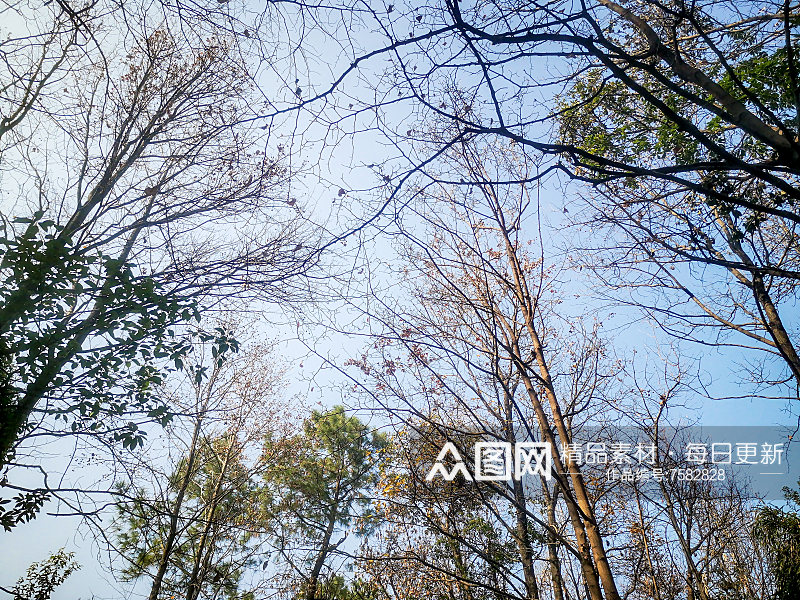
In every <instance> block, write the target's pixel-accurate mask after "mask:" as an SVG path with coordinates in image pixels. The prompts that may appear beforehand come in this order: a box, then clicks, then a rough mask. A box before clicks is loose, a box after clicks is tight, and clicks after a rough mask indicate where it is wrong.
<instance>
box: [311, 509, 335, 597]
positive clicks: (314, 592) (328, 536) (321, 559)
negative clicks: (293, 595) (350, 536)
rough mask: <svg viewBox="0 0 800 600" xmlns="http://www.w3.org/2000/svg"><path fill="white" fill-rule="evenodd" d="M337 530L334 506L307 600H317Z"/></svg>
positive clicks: (314, 566) (314, 567) (315, 563)
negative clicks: (323, 572)
mask: <svg viewBox="0 0 800 600" xmlns="http://www.w3.org/2000/svg"><path fill="white" fill-rule="evenodd" d="M335 528H336V507H335V505H334V507H333V509H332V510H331V514H330V516H329V517H328V525H327V527H326V528H325V534H324V535H323V536H322V547H321V548H320V551H319V554H318V555H317V558H316V560H314V565H313V566H312V567H311V574H310V575H309V577H308V588H307V589H306V600H316V598H317V588H318V587H319V574H320V573H321V572H322V567H323V566H324V565H325V559H326V558H328V552H329V551H330V543H331V538H332V537H333V531H334V529H335Z"/></svg>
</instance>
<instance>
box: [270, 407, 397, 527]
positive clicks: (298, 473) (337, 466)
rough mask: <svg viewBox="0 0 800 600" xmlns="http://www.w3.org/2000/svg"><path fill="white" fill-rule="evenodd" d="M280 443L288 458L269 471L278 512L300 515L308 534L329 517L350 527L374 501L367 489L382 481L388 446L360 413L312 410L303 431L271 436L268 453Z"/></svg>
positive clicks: (271, 488) (301, 524)
mask: <svg viewBox="0 0 800 600" xmlns="http://www.w3.org/2000/svg"><path fill="white" fill-rule="evenodd" d="M276 443H277V444H279V445H280V447H281V451H282V453H283V460H282V461H279V462H278V464H277V466H276V467H275V468H273V469H271V470H270V471H269V472H268V473H267V474H266V482H267V486H268V488H269V489H270V490H271V491H272V495H273V498H275V502H276V504H275V505H274V510H275V511H276V512H277V513H284V512H288V513H290V514H292V515H294V516H295V517H297V521H296V525H297V527H298V528H300V529H302V530H304V531H305V532H306V533H307V534H309V535H312V536H315V537H316V536H317V535H318V533H319V527H317V526H316V525H317V524H319V523H320V522H325V521H327V520H328V518H332V519H334V521H335V522H336V523H337V524H339V525H348V524H349V523H351V522H352V521H353V519H354V518H355V516H356V514H357V513H358V512H359V510H358V509H364V508H366V507H367V506H368V505H369V504H370V497H369V496H368V495H367V494H366V491H367V490H368V488H369V487H370V486H371V485H373V484H374V483H375V482H376V480H377V470H376V465H377V461H378V453H379V451H380V450H381V449H382V448H383V447H385V446H386V444H387V441H386V437H385V436H384V435H383V434H379V433H376V432H372V433H370V431H369V429H368V427H367V426H366V425H365V424H364V423H362V422H361V421H360V420H359V419H358V418H357V417H348V416H347V415H346V414H345V410H344V408H343V407H341V406H336V407H334V408H332V409H331V410H329V411H326V412H320V411H316V410H315V411H313V412H312V414H311V417H310V418H309V419H307V420H306V421H305V423H304V424H303V434H302V435H299V436H296V437H294V438H291V439H288V440H280V441H277V442H276V441H274V440H267V444H266V448H265V451H266V452H273V451H275V449H276V448H275V444H276ZM362 525H366V523H362Z"/></svg>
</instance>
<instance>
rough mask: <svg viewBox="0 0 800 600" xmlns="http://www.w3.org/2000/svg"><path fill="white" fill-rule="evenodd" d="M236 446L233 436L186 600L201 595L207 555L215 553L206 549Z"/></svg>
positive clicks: (194, 599)
mask: <svg viewBox="0 0 800 600" xmlns="http://www.w3.org/2000/svg"><path fill="white" fill-rule="evenodd" d="M235 445H236V438H235V436H232V439H231V442H230V444H229V445H228V447H227V448H226V449H225V456H224V458H223V460H222V465H221V466H220V472H219V477H218V478H217V481H216V483H215V484H214V491H213V492H212V494H211V504H210V505H209V507H208V512H207V517H206V523H205V527H203V533H202V535H201V536H200V545H199V546H198V548H197V551H196V552H195V560H194V565H193V566H192V573H191V575H190V576H189V583H188V585H187V587H186V600H197V597H198V596H199V595H200V585H201V583H202V579H201V577H200V574H201V568H202V565H203V564H204V562H205V560H204V559H205V553H206V552H208V553H211V552H213V548H208V549H206V546H207V545H209V544H210V543H213V542H211V541H210V540H211V529H212V528H213V525H214V513H215V512H216V510H217V506H218V505H219V501H220V500H221V498H222V495H221V494H220V491H221V490H222V484H223V482H224V480H225V475H226V472H227V470H228V463H229V462H230V459H231V457H232V455H233V451H234V447H235Z"/></svg>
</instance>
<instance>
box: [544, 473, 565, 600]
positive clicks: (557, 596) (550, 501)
mask: <svg viewBox="0 0 800 600" xmlns="http://www.w3.org/2000/svg"><path fill="white" fill-rule="evenodd" d="M542 494H543V495H544V501H545V504H546V505H547V524H548V525H549V526H550V529H549V530H548V531H547V554H548V558H549V559H550V560H549V562H550V569H549V570H550V581H551V583H552V585H553V599H554V600H564V580H563V579H562V578H561V561H560V560H559V558H558V540H557V539H556V534H555V532H556V531H557V527H556V499H555V496H554V495H553V494H550V492H549V491H548V490H547V484H546V482H545V480H544V478H542Z"/></svg>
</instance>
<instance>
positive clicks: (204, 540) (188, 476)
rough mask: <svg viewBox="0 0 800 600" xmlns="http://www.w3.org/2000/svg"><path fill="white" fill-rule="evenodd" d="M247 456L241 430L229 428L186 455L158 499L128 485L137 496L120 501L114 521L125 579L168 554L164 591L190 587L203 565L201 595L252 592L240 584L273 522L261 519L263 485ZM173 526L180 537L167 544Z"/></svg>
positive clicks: (241, 595)
mask: <svg viewBox="0 0 800 600" xmlns="http://www.w3.org/2000/svg"><path fill="white" fill-rule="evenodd" d="M245 460H246V459H245V456H244V454H243V451H242V448H241V447H240V446H239V444H238V442H237V441H236V439H235V436H233V434H226V435H222V436H219V437H216V438H213V439H210V440H205V441H203V442H201V444H200V446H199V447H198V448H197V450H196V452H195V453H194V455H193V457H192V459H191V461H190V459H189V457H188V456H184V457H183V458H182V459H181V460H180V461H179V462H178V464H177V466H176V468H175V471H174V472H173V473H172V475H171V476H170V477H169V480H168V484H167V490H166V494H164V496H163V497H159V498H155V499H154V498H152V497H151V496H152V494H151V493H148V491H147V490H145V489H144V488H141V487H137V488H129V489H122V490H121V491H123V492H125V493H126V494H127V495H129V496H132V499H131V500H130V501H128V502H126V503H124V504H120V505H118V507H117V511H118V514H117V520H116V522H115V525H114V527H115V529H116V531H117V540H118V542H119V548H120V550H121V552H122V554H123V555H125V556H126V557H127V558H128V559H129V561H130V562H129V564H128V565H127V566H126V567H125V568H124V569H122V571H121V574H122V578H123V580H125V581H132V580H135V579H138V578H140V577H145V576H146V575H148V574H150V575H152V574H153V572H154V571H155V570H157V569H158V566H159V563H160V562H161V561H162V560H163V559H164V556H165V553H167V554H168V556H167V557H166V560H167V570H166V573H165V577H164V583H163V585H162V587H161V593H160V595H159V597H163V598H170V597H174V596H175V595H176V594H183V593H185V591H186V589H187V587H188V586H189V582H190V581H191V580H192V572H193V570H194V568H195V565H199V568H198V569H197V581H198V582H199V584H200V588H201V596H199V597H209V598H230V599H233V598H237V599H238V598H248V597H249V596H248V595H247V593H246V591H244V590H240V583H241V580H242V575H243V573H244V571H245V569H246V568H248V567H253V566H255V563H256V560H255V558H254V557H250V556H248V549H249V543H250V542H251V541H253V540H254V537H255V532H256V531H258V530H259V529H260V530H262V531H263V530H265V529H266V525H265V524H264V523H263V522H260V521H259V518H260V517H261V516H263V513H259V512H258V510H257V508H256V506H257V495H258V488H257V485H256V483H255V482H254V481H253V480H252V478H251V477H250V475H249V472H248V467H247V465H246V464H245ZM190 464H191V467H190ZM190 468H191V470H189V469H190ZM182 489H183V494H181V490H182ZM173 519H174V520H175V523H174V525H173V523H172V520H173ZM172 530H174V531H175V532H177V537H176V538H175V540H174V542H173V543H172V547H171V549H169V550H167V549H166V548H167V544H168V538H169V537H170V532H171V531H172Z"/></svg>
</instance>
